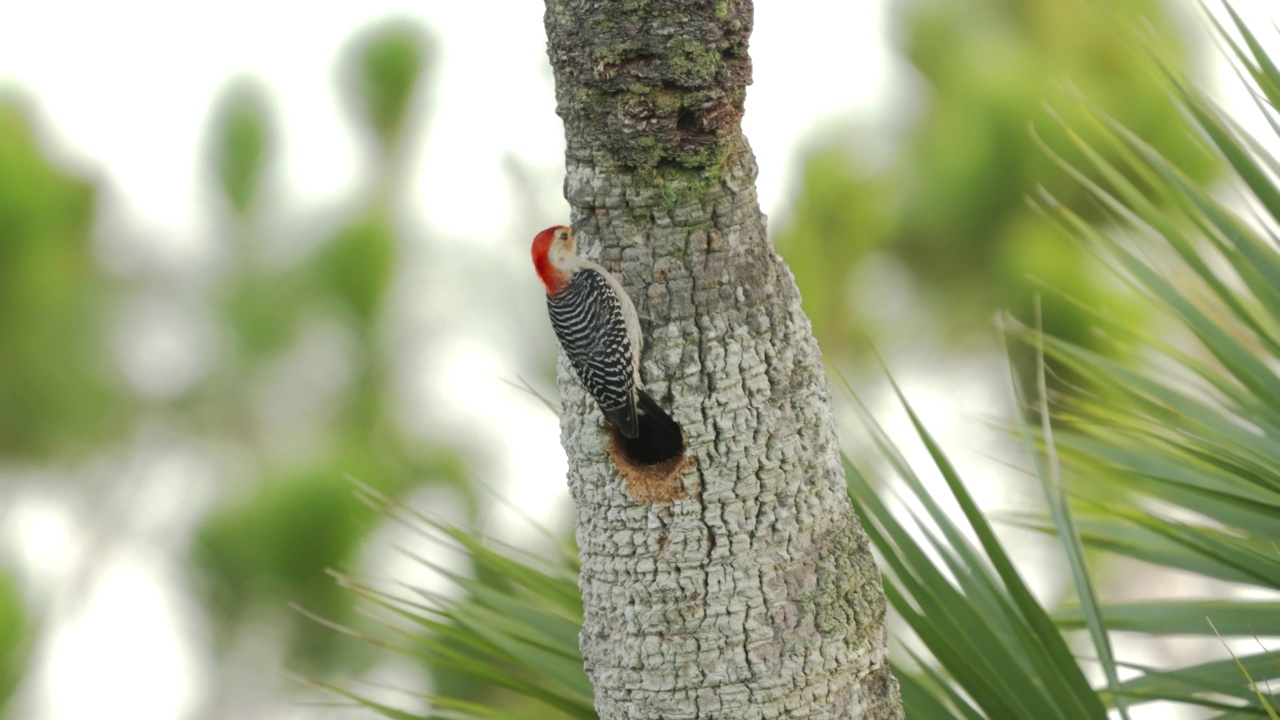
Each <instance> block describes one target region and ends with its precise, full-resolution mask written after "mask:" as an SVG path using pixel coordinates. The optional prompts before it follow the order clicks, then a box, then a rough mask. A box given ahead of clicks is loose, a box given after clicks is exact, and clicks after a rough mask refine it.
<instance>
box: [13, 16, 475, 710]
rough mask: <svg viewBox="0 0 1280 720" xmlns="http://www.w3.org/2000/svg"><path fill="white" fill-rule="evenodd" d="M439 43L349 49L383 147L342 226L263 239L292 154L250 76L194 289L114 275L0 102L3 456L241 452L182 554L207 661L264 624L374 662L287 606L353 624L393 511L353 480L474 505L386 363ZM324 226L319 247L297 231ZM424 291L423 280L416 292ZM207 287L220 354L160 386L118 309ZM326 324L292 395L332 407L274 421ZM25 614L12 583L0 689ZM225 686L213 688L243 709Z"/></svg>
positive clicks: (402, 40)
mask: <svg viewBox="0 0 1280 720" xmlns="http://www.w3.org/2000/svg"><path fill="white" fill-rule="evenodd" d="M431 48H432V43H431V42H430V40H429V37H428V34H427V33H426V32H425V31H424V30H423V29H422V28H420V27H417V26H413V25H408V24H405V23H403V22H385V23H381V24H379V25H377V26H375V27H372V28H370V29H368V30H366V31H365V32H362V33H360V34H358V36H357V38H356V40H355V41H353V42H352V43H351V47H350V48H349V50H348V51H347V52H346V53H345V54H344V55H343V64H342V67H341V68H339V71H340V74H341V77H342V78H343V79H346V80H354V81H353V82H344V83H342V84H341V85H340V87H341V89H342V90H343V91H344V92H346V93H347V96H346V97H345V98H344V99H345V101H346V103H347V104H348V106H350V107H352V108H356V109H357V112H356V113H355V118H356V121H357V125H358V129H359V130H362V131H365V132H367V133H369V134H370V135H371V136H372V137H375V138H377V140H378V142H377V145H376V147H373V148H369V151H370V155H371V156H372V162H371V163H370V164H371V165H372V168H373V172H372V173H371V176H370V178H369V186H368V187H366V188H360V189H358V191H357V192H356V193H355V197H353V198H351V199H350V200H349V201H346V202H338V203H335V205H336V206H337V207H345V208H351V210H350V211H349V212H348V213H346V214H345V215H343V216H339V217H337V218H336V219H335V218H334V217H333V215H332V214H331V213H329V212H328V211H324V215H323V217H321V218H319V219H317V218H312V217H307V216H305V215H304V216H302V217H287V218H285V219H284V220H283V221H281V220H280V218H279V217H273V218H272V225H271V226H270V231H268V230H267V229H266V224H265V222H264V220H263V217H262V216H264V215H266V213H262V212H261V210H262V208H263V207H264V205H265V204H267V203H269V202H271V200H272V193H271V190H272V180H273V177H274V175H273V163H274V161H275V160H276V158H278V157H279V156H280V155H281V149H280V144H281V138H280V137H279V136H278V135H277V133H276V132H275V128H276V126H277V125H276V118H275V109H274V108H273V107H272V104H271V99H270V97H269V95H268V93H267V92H266V91H265V89H264V88H263V87H262V86H261V85H260V84H258V83H257V82H256V81H254V80H252V79H239V80H236V81H234V82H232V83H231V84H230V85H228V86H227V87H226V88H224V89H223V90H222V92H221V94H220V96H219V97H218V98H217V100H216V102H215V105H214V111H213V113H212V115H211V121H210V128H209V131H208V137H209V144H208V152H207V156H206V163H207V165H206V172H207V174H208V176H209V177H210V178H211V179H212V180H213V181H214V182H213V184H212V187H213V189H214V195H213V196H212V197H210V198H209V200H210V201H211V202H210V204H211V206H212V207H214V208H217V209H219V210H221V211H222V212H223V217H221V218H218V220H219V222H217V223H216V224H215V225H214V228H215V232H216V236H215V238H216V242H219V243H221V244H222V246H223V250H224V253H223V255H222V256H223V257H225V258H227V262H225V263H221V264H219V265H217V266H216V267H215V269H213V270H210V275H211V277H209V278H208V280H209V282H207V283H204V285H205V286H206V289H200V290H193V288H192V287H191V283H189V282H188V281H187V279H186V278H184V277H179V276H176V275H175V276H170V275H169V274H168V273H169V270H166V269H163V268H150V269H147V270H145V271H143V272H140V273H135V274H133V275H131V276H129V277H112V276H111V275H110V274H109V273H108V271H107V270H106V269H105V268H104V267H103V266H102V265H101V264H100V263H99V262H98V258H97V257H96V256H95V252H96V250H95V248H94V246H93V244H92V242H91V235H92V229H93V228H92V226H93V220H94V213H95V204H94V199H95V187H94V184H93V182H92V181H90V180H86V179H83V178H80V177H76V176H75V175H74V174H72V173H71V172H69V171H67V170H65V169H62V168H60V167H58V166H56V165H55V164H54V163H52V162H51V161H50V160H49V159H48V155H47V153H46V152H45V151H44V150H43V149H42V148H41V147H40V143H39V142H38V139H37V137H38V136H37V133H36V132H35V131H34V130H33V121H32V119H31V117H30V113H29V112H28V111H27V110H26V108H25V106H24V105H23V104H22V103H21V102H19V101H17V100H13V99H7V100H0V461H5V462H11V463H28V462H49V463H53V464H55V465H56V464H59V463H69V462H74V461H76V460H78V459H80V458H91V457H93V456H94V453H101V454H106V453H110V452H112V451H113V448H118V446H119V445H120V444H121V443H127V442H129V441H130V439H131V437H132V433H134V432H136V431H137V428H138V427H140V426H141V425H143V424H146V423H160V424H163V425H164V426H165V427H169V428H174V429H177V430H178V431H179V432H193V433H197V434H198V437H199V438H200V440H201V441H202V442H207V443H209V444H211V445H212V446H217V447H223V448H226V449H228V450H230V451H231V452H232V453H233V454H235V455H236V456H237V458H238V462H239V463H240V464H239V465H237V466H236V468H237V472H236V475H237V476H236V477H228V478H218V485H219V487H220V488H221V489H222V494H221V496H220V497H218V498H216V499H215V502H214V507H213V508H212V510H211V511H210V512H209V513H208V514H207V516H205V517H204V518H202V520H201V521H200V523H199V525H198V527H197V528H196V530H195V534H194V538H192V541H191V543H190V548H191V549H190V558H189V559H190V567H191V571H192V574H193V585H194V587H195V588H197V591H198V593H199V594H200V597H201V599H202V600H203V601H204V604H205V606H206V608H207V610H208V612H209V618H210V619H211V620H212V622H213V624H214V632H213V636H214V637H215V639H216V643H215V651H227V652H234V651H235V650H234V649H235V647H236V646H237V645H239V646H241V647H243V645H244V642H245V641H246V640H251V639H253V638H256V637H259V636H261V635H262V633H261V632H260V631H261V630H262V629H263V628H262V626H261V623H262V622H264V618H266V621H267V622H271V623H272V627H271V628H270V633H269V634H270V635H271V636H272V637H278V638H280V639H281V640H282V641H283V642H285V643H286V644H287V647H286V648H285V651H284V655H285V658H286V660H285V662H286V664H287V666H288V667H289V668H290V669H293V670H297V671H300V672H305V673H308V674H315V675H323V674H326V673H330V672H334V673H340V674H343V675H348V676H349V675H350V674H352V673H355V672H358V671H360V670H361V669H362V668H364V667H365V666H366V665H367V662H368V661H369V659H370V657H371V653H370V652H368V651H367V650H366V648H364V646H362V645H359V646H356V648H351V647H350V646H347V647H346V648H345V649H344V648H343V646H342V644H341V641H340V639H339V638H340V636H339V635H338V634H336V633H334V632H332V631H331V630H329V629H327V628H325V627H323V626H321V625H319V624H317V623H315V622H313V621H311V620H309V619H307V618H305V617H303V616H302V615H301V614H298V613H294V612H291V611H289V610H288V607H289V605H290V604H291V603H293V604H297V605H299V606H301V607H304V608H306V609H308V610H310V611H313V612H315V613H318V614H319V615H322V616H325V617H327V618H330V619H332V620H335V621H337V622H344V623H354V622H356V618H355V617H354V603H355V596H354V595H353V594H352V593H350V592H348V591H345V590H343V589H341V588H340V587H339V586H338V585H337V584H335V583H334V582H333V580H332V578H331V577H330V576H329V575H328V574H327V573H326V571H327V570H328V569H330V568H339V569H351V568H352V567H353V566H354V565H355V564H356V563H358V562H359V561H360V560H361V555H362V553H363V551H364V547H365V544H366V542H367V540H368V538H369V536H370V533H371V532H372V531H373V530H375V529H376V528H378V527H379V526H380V524H381V518H380V516H379V515H378V512H377V511H376V510H374V509H371V508H370V507H369V506H368V505H367V504H365V503H363V502H361V500H360V499H359V498H358V497H357V496H356V493H355V492H354V491H353V488H352V486H351V484H350V481H349V480H348V478H347V476H348V475H350V476H352V477H357V478H359V479H360V480H362V481H363V482H366V483H368V484H370V485H371V486H374V487H377V488H378V489H379V490H380V491H383V492H386V493H389V494H392V495H400V494H404V493H407V492H410V491H412V490H413V489H414V488H416V487H419V486H422V485H424V484H433V483H434V484H440V483H444V484H448V485H450V486H451V487H454V488H456V489H457V490H458V491H459V492H460V493H461V494H462V496H463V498H464V501H465V503H466V506H467V507H468V508H470V509H471V510H472V511H474V509H475V498H474V496H473V494H472V493H471V491H470V488H469V486H468V484H467V482H466V481H465V479H464V478H465V475H464V472H463V467H464V459H463V456H462V454H461V451H460V450H459V449H457V448H456V447H453V446H446V445H443V444H439V443H436V442H433V441H431V440H429V439H423V438H421V437H414V436H412V435H411V434H410V433H409V432H408V430H407V429H406V428H405V427H404V420H403V411H402V409H400V408H399V407H397V404H396V394H397V388H396V387H395V385H394V383H395V382H396V378H395V377H393V373H392V368H393V367H394V358H393V352H395V349H396V348H397V347H398V346H399V344H398V343H396V342H392V341H391V339H390V338H389V337H388V334H387V333H388V330H389V329H388V327H386V325H387V324H386V322H385V317H386V316H387V313H388V311H389V294H390V293H389V291H390V289H391V287H392V285H393V283H394V282H395V279H396V276H397V270H398V266H397V263H398V260H399V254H400V253H399V247H400V244H401V242H402V238H401V237H400V233H399V232H398V231H397V223H396V221H395V218H394V217H393V216H392V203H391V202H389V200H390V198H392V197H394V196H395V194H396V193H397V192H399V186H398V183H399V177H398V173H397V172H395V166H396V163H397V161H398V156H399V155H400V154H401V152H402V150H403V149H402V148H401V144H402V139H403V136H404V135H405V134H406V133H405V127H406V125H407V124H408V123H409V122H410V120H411V118H412V117H414V112H415V108H416V107H417V106H418V105H420V104H421V102H420V100H421V98H422V96H423V92H424V90H423V79H424V77H425V76H426V75H428V74H429V71H430V70H431V68H430V67H429V65H428V64H429V62H430V59H431V58H432V57H433V53H432V52H431ZM277 215H278V214H277ZM317 227H319V228H322V230H321V233H322V235H321V236H319V237H305V236H307V235H312V234H314V233H315V230H314V228H317ZM299 238H301V239H302V242H301V243H298V242H297V241H298V239H299ZM284 241H288V242H294V243H295V244H300V245H304V246H306V247H310V248H313V249H312V251H311V252H310V253H308V254H306V255H304V256H303V257H301V258H300V259H297V260H294V261H291V262H284V261H280V260H278V259H277V258H279V257H280V256H281V254H282V253H280V252H279V251H278V246H275V245H273V243H279V242H284ZM423 293H429V289H423V290H422V291H421V292H419V293H418V294H417V295H415V297H414V300H415V301H421V300H422V297H423ZM193 295H194V296H195V297H196V298H197V302H198V303H204V307H203V308H202V310H205V311H207V314H208V317H210V318H212V320H213V324H214V326H215V333H216V337H217V342H215V343H212V344H211V351H212V352H213V357H212V358H210V359H208V362H207V366H206V369H205V370H204V371H203V373H202V374H200V375H199V376H198V377H196V379H195V380H194V381H193V382H191V383H189V384H188V385H187V386H184V387H181V388H179V389H178V390H177V391H175V393H171V394H169V395H166V396H165V397H160V398H157V397H154V396H147V395H145V394H144V393H142V392H141V391H140V390H139V389H136V388H133V387H131V386H130V385H129V384H128V382H126V381H125V380H124V375H123V374H122V373H120V371H119V370H118V368H117V365H116V360H117V358H116V357H115V356H113V354H112V353H110V352H108V351H107V348H108V347H109V346H110V341H111V340H112V338H113V337H114V334H115V333H118V332H120V331H121V330H122V327H121V326H120V322H119V318H120V313H119V312H117V311H118V309H119V308H120V307H122V306H124V305H126V304H127V303H128V302H129V301H130V300H131V299H133V298H148V299H152V300H154V299H155V298H156V297H159V298H160V299H161V301H162V302H166V303H167V302H169V301H170V300H172V302H173V304H174V305H175V306H180V305H181V304H182V303H183V302H187V303H189V302H190V300H191V298H192V297H193ZM317 328H320V329H321V330H320V331H318V330H317ZM317 332H328V333H329V334H330V336H337V337H339V338H341V340H340V341H339V342H338V345H340V347H338V348H336V349H331V350H332V352H334V353H336V354H338V355H341V361H340V362H339V363H338V364H339V365H340V366H341V367H342V368H343V371H342V372H340V373H338V374H337V375H334V376H333V377H332V378H331V381H330V382H329V383H328V384H327V385H326V386H324V387H315V388H307V387H305V386H304V387H302V388H301V389H294V390H293V391H292V392H293V393H294V395H296V394H297V393H299V392H301V393H311V394H314V395H315V396H317V397H319V398H321V400H316V399H315V398H307V400H308V402H307V403H305V405H306V408H307V409H306V410H298V411H295V410H294V408H292V407H283V408H279V407H275V408H270V409H269V410H264V407H267V406H269V405H272V404H276V405H279V404H285V405H290V404H291V403H293V402H296V401H298V400H299V399H300V398H296V397H292V396H290V395H289V393H288V392H283V391H280V390H279V389H278V388H277V387H276V386H277V385H278V384H279V383H278V382H277V381H278V380H279V379H280V378H281V377H289V376H292V375H297V374H298V373H299V372H305V371H306V370H307V369H308V367H310V366H311V365H312V364H314V363H317V362H319V361H318V360H317V359H316V358H314V357H311V356H310V355H308V354H307V352H305V351H303V350H299V348H305V347H307V345H306V342H305V341H306V340H307V339H308V338H314V337H315V336H316V334H317ZM282 368H283V370H282ZM323 377H328V376H323ZM318 382H324V380H323V379H322V380H319V381H318ZM267 414H271V415H272V416H273V417H274V418H275V419H274V420H272V419H269V418H267V417H266V415H267ZM280 417H284V418H285V420H283V421H281V420H280V419H279V418H280ZM281 422H284V423H285V424H286V425H293V426H300V427H304V428H305V431H299V432H302V434H303V437H304V438H305V442H302V443H298V442H292V441H281V440H280V439H278V438H277V437H276V436H275V435H274V434H273V433H278V432H279V430H280V429H281V425H280V423H281ZM288 431H289V432H292V429H291V428H290V429H288ZM64 466H65V465H64ZM69 490H72V489H71V488H69ZM186 544H187V543H186V542H185V539H184V541H183V543H182V545H183V546H185V545H186ZM21 602H22V597H21V596H20V595H18V594H17V593H16V591H14V589H13V588H12V587H11V584H10V583H9V581H8V578H7V576H4V575H0V698H2V697H4V695H5V693H6V692H7V691H8V689H9V688H10V687H11V686H12V684H13V682H15V681H16V678H17V675H18V672H19V670H20V668H21V665H22V660H23V657H22V656H21V655H20V654H19V650H20V649H21V648H24V647H26V644H27V643H29V642H30V640H31V638H30V635H29V634H28V632H27V631H28V630H32V629H34V628H29V627H28V626H27V624H26V623H25V621H24V619H23V618H24V616H25V614H24V612H23V611H22V610H21ZM266 662H270V660H267V661H266ZM262 670H264V671H272V672H274V671H275V668H274V667H270V668H262ZM239 672H243V669H240V670H239ZM233 677H234V674H229V675H227V677H226V682H225V683H222V685H223V687H221V688H220V689H219V690H218V691H217V692H215V693H214V695H215V696H217V697H222V698H227V701H228V702H233V703H234V702H237V701H236V700H235V699H234V698H235V694H236V688H235V687H233V686H232V685H231V683H234V680H233Z"/></svg>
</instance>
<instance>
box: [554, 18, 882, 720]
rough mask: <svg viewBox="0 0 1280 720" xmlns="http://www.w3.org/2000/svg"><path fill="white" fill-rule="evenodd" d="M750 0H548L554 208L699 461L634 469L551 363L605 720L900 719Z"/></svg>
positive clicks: (565, 372)
mask: <svg viewBox="0 0 1280 720" xmlns="http://www.w3.org/2000/svg"><path fill="white" fill-rule="evenodd" d="M751 13H752V6H751V4H750V2H747V1H745V0H729V1H728V2H689V1H687V0H617V1H615V2H601V1H600V0H547V13H546V28H547V34H548V38H549V46H548V52H549V55H550V57H551V64H552V68H553V70H554V72H555V79H556V96H557V101H558V105H559V109H558V112H559V114H560V115H561V117H562V118H563V119H564V122H565V136H566V139H567V152H566V164H567V176H566V179H565V195H566V197H567V198H568V200H569V202H570V204H571V205H572V206H573V207H574V209H575V212H576V214H579V215H581V214H592V215H594V216H596V218H597V221H596V222H595V223H592V224H588V225H587V226H586V227H585V236H586V238H587V241H585V242H584V243H583V244H584V245H585V246H587V247H591V248H593V249H594V250H595V252H588V253H586V254H588V255H593V256H594V259H596V260H597V261H598V262H600V263H601V264H602V265H604V266H605V267H606V268H608V269H610V270H612V271H613V272H614V273H615V274H616V275H617V276H618V277H619V278H620V279H621V280H622V281H623V283H624V285H625V287H626V288H627V291H628V293H629V294H630V295H631V297H632V299H633V300H634V302H635V304H636V307H637V309H638V311H639V313H640V315H641V317H642V318H643V321H642V325H643V328H644V331H645V338H646V343H647V344H646V348H645V353H644V363H643V374H644V378H645V382H646V386H647V387H648V389H649V391H650V394H652V395H653V396H654V397H655V398H656V399H657V400H658V401H659V403H661V404H663V405H664V406H665V407H667V408H669V409H670V410H671V411H672V415H673V416H674V417H675V418H676V419H677V420H678V421H679V422H680V423H681V424H682V425H683V426H684V429H685V431H686V434H687V440H688V456H687V460H686V462H684V463H681V464H679V465H678V466H676V467H668V468H662V469H660V470H661V472H658V473H657V474H654V473H652V472H647V471H644V470H643V469H642V470H638V469H637V468H635V467H632V466H629V465H628V464H627V462H626V459H625V458H623V457H619V454H618V452H617V450H616V448H615V447H614V446H613V439H612V438H611V437H610V436H609V434H608V433H607V432H606V431H605V429H604V428H603V427H602V417H601V415H600V412H599V410H598V409H597V408H596V407H595V405H594V403H593V402H592V401H591V399H590V397H588V396H587V395H586V393H585V392H584V391H583V389H582V386H581V385H580V384H579V383H578V381H577V379H576V378H575V377H574V376H573V373H572V372H571V370H570V368H569V366H568V364H567V362H565V361H564V360H563V358H562V359H561V363H560V373H559V376H560V388H561V399H562V402H563V413H562V419H561V440H562V442H563V444H564V447H565V451H566V453H567V454H568V458H569V486H570V491H571V493H572V495H573V498H574V501H575V503H576V505H577V539H578V544H579V547H580V550H581V556H582V576H581V582H580V584H581V589H582V595H583V601H584V605H585V613H586V616H585V623H584V628H583V631H582V636H581V645H582V653H583V657H584V659H585V662H586V668H587V672H588V675H589V676H590V678H591V682H592V684H593V685H594V687H595V693H596V698H595V702H596V708H597V710H598V712H599V714H600V716H601V717H602V718H605V719H606V720H612V719H615V718H636V719H639V718H646V719H647V718H652V719H654V720H657V719H663V720H673V719H677V718H782V717H787V718H797V717H804V718H868V719H870V718H877V719H879V718H901V717H902V706H901V700H900V699H899V695H898V686H897V682H896V681H895V680H894V679H893V677H892V676H891V675H890V673H889V667H888V659H887V643H888V639H887V635H886V632H885V625H884V615H885V599H884V594H883V590H882V588H881V585H880V578H879V574H878V572H877V570H876V567H875V565H874V563H873V561H872V556H871V551H870V548H869V546H868V542H867V538H866V535H865V534H864V533H863V531H862V528H861V526H860V525H859V524H858V521H857V519H856V518H855V517H854V515H853V512H852V509H851V507H850V504H849V500H848V497H847V495H846V486H845V480H844V472H843V467H842V465H841V461H840V456H839V451H838V448H837V443H836V432H835V425H834V419H833V415H832V409H831V398H830V391H829V389H828V385H827V380H826V376H825V374H824V372H823V368H822V362H821V355H820V352H819V350H818V346H817V343H816V342H815V340H814V338H813V333H812V330H811V328H810V325H809V321H808V318H806V317H805V315H804V313H803V312H802V311H801V309H800V297H799V293H798V291H797V290H796V285H795V281H794V279H793V277H792V275H791V273H790V271H789V270H788V269H787V267H786V265H785V264H784V263H783V261H782V259H781V258H779V257H778V255H777V254H775V253H774V252H773V248H772V246H771V245H770V243H769V241H768V239H767V237H766V232H765V219H764V216H763V215H762V214H761V212H760V208H759V204H758V202H757V199H756V193H755V176H756V165H755V159H754V157H753V155H752V153H751V149H750V147H749V146H748V144H747V142H746V139H745V138H744V137H743V136H742V132H741V126H740V121H741V117H742V112H743V100H744V98H745V89H746V85H747V84H748V83H749V82H750V75H751V65H750V60H749V58H748V56H747V39H748V36H749V35H750V31H751V20H752V19H751Z"/></svg>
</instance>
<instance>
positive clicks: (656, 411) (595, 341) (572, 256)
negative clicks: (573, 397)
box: [532, 225, 684, 463]
mask: <svg viewBox="0 0 1280 720" xmlns="http://www.w3.org/2000/svg"><path fill="white" fill-rule="evenodd" d="M577 245H578V239H577V236H576V234H575V229H574V228H573V227H565V226H564V225H557V226H555V227H550V228H547V229H546V230H543V231H542V232H540V233H538V235H537V236H536V237H534V239H533V251H532V254H533V267H534V269H536V270H537V271H538V277H539V278H540V279H541V280H542V284H543V285H544V286H546V289H547V314H548V315H550V317H551V327H552V328H553V329H555V331H556V338H557V339H559V341H560V347H561V348H563V349H564V354H565V355H567V356H568V358H569V363H570V364H571V365H572V366H573V370H574V372H575V373H576V374H577V376H578V379H579V380H581V381H582V384H583V385H584V386H586V388H587V392H589V393H590V394H591V397H593V398H595V401H596V403H597V404H598V405H599V406H600V411H601V412H603V413H604V416H605V418H606V419H607V420H608V421H609V422H610V423H612V424H613V426H614V427H615V428H616V429H617V431H618V433H619V434H621V435H622V437H623V438H625V440H624V441H623V443H624V446H625V449H626V451H627V455H628V456H629V457H631V458H632V459H634V460H637V461H640V462H646V463H656V462H661V461H664V460H668V459H670V458H673V457H676V456H677V455H679V454H680V453H682V452H683V451H684V438H683V435H682V433H681V431H680V425H679V424H678V423H676V421H675V420H673V419H672V418H671V416H670V415H668V414H667V413H666V411H664V410H663V409H662V408H661V407H659V406H658V403H657V402H655V401H654V399H653V398H652V397H650V396H649V394H648V393H646V392H645V391H644V389H643V383H642V382H641V379H640V353H641V350H642V348H643V346H644V337H643V336H642V334H641V332H640V318H639V317H638V316H637V315H636V308H635V305H634V304H632V302H631V298H630V297H628V296H627V292H626V290H624V289H623V288H622V283H620V282H618V280H617V278H615V277H614V276H613V275H612V274H611V273H609V271H607V270H605V269H604V268H602V267H600V266H599V265H597V264H595V263H593V262H591V261H590V260H586V259H584V258H580V257H578V254H577Z"/></svg>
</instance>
